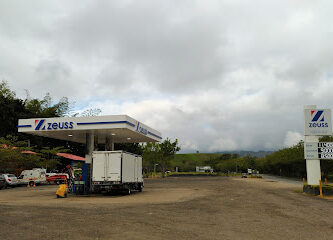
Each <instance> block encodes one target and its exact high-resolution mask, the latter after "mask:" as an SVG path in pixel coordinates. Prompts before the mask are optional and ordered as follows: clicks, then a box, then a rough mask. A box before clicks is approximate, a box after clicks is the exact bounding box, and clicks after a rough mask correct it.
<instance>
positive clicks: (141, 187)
mask: <svg viewBox="0 0 333 240" xmlns="http://www.w3.org/2000/svg"><path fill="white" fill-rule="evenodd" d="M138 190H139V192H142V190H143V186H142V184H140V185H139V189H138Z"/></svg>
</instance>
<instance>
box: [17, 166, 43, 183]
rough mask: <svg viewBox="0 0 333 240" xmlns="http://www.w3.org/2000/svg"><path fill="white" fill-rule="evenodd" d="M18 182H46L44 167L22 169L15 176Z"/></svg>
mask: <svg viewBox="0 0 333 240" xmlns="http://www.w3.org/2000/svg"><path fill="white" fill-rule="evenodd" d="M17 180H18V183H19V184H29V185H30V186H33V185H34V184H41V183H46V169H44V168H33V169H32V170H23V171H22V172H21V174H20V176H19V177H18V178H17Z"/></svg>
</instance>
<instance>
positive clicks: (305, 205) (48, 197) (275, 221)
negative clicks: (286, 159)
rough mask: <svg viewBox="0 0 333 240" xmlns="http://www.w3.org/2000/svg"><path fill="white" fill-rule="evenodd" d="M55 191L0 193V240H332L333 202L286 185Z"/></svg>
mask: <svg viewBox="0 0 333 240" xmlns="http://www.w3.org/2000/svg"><path fill="white" fill-rule="evenodd" d="M56 189H57V186H39V187H37V188H35V189H34V188H25V187H18V188H14V189H5V190H0V212H1V214H0V239H13V240H15V239H20V240H22V239H173V240H174V239H302V240H303V239H311V240H313V239H333V201H332V200H324V199H319V198H317V197H312V196H307V195H304V194H302V193H299V192H298V191H297V190H301V187H298V186H295V185H293V184H288V183H282V182H272V181H270V180H265V179H241V178H231V177H229V178H228V177H172V178H167V179H149V180H146V181H145V188H144V191H143V192H142V193H134V194H133V195H130V196H122V195H115V196H110V195H96V196H90V197H75V196H70V197H69V198H67V199H57V198H56V197H55V191H56ZM295 190H296V191H295Z"/></svg>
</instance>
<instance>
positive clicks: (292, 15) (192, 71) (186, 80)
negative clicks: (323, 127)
mask: <svg viewBox="0 0 333 240" xmlns="http://www.w3.org/2000/svg"><path fill="white" fill-rule="evenodd" d="M332 5H333V4H332V3H331V2H328V1H321V2H318V1H317V2H314V1H302V3H300V2H298V1H274V0H267V1H253V0H245V1H236V0H233V1H230V0H224V1H217V0H216V1H214V0H212V1H155V0H144V1H140V2H138V1H131V0H128V1H112V2H110V1H104V0H101V1H88V0H87V1H80V4H79V5H77V3H76V2H69V1H57V2H55V1H53V2H45V1H34V2H33V3H29V5H22V4H21V2H19V1H15V0H12V1H9V2H1V3H0V52H1V54H0V79H5V80H8V81H9V84H10V86H11V87H12V88H13V89H14V90H16V91H17V94H18V96H20V97H24V89H28V90H29V91H30V93H31V95H32V96H34V97H42V96H43V94H45V93H46V92H50V94H51V96H54V97H55V98H60V97H62V96H67V97H69V98H70V100H72V101H75V102H76V103H77V110H82V109H85V108H88V107H91V108H101V109H102V110H103V112H102V114H129V115H130V116H132V117H134V118H136V119H138V120H140V121H142V122H144V123H146V124H148V125H151V126H152V127H154V128H156V129H157V130H159V131H161V132H162V133H163V135H164V136H165V137H167V136H169V137H171V138H178V139H179V140H180V143H181V144H182V147H183V149H184V150H185V151H195V150H200V151H201V152H203V151H220V150H232V149H244V150H251V149H252V150H260V149H263V150H265V149H278V148H281V147H283V146H286V145H288V146H289V145H290V144H293V143H294V141H296V140H297V139H298V135H297V134H296V133H299V132H302V126H303V125H302V109H303V105H308V104H317V105H318V106H322V107H328V108H329V107H330V106H331V102H332V101H333V96H332V94H331V90H330V89H332V88H333V72H332V69H333V68H332V67H333V61H332V56H333V47H332V46H331V45H332V44H331V42H332V40H333V34H332V22H333V21H332V14H331V12H330V9H331V8H332Z"/></svg>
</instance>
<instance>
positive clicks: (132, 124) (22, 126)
mask: <svg viewBox="0 0 333 240" xmlns="http://www.w3.org/2000/svg"><path fill="white" fill-rule="evenodd" d="M17 128H18V131H19V132H22V133H28V134H34V135H38V136H43V137H49V138H55V139H61V140H66V141H72V142H79V143H85V142H86V133H94V135H95V136H97V138H98V143H104V142H105V138H106V137H110V136H111V137H112V139H113V142H115V143H126V142H127V143H139V142H157V141H160V140H161V139H162V136H161V133H160V132H158V131H156V130H154V129H152V128H150V127H148V126H147V125H145V124H143V123H141V122H138V121H137V120H135V119H133V118H131V117H129V116H127V115H110V116H93V117H61V118H31V119H20V120H19V122H18V126H17Z"/></svg>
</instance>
